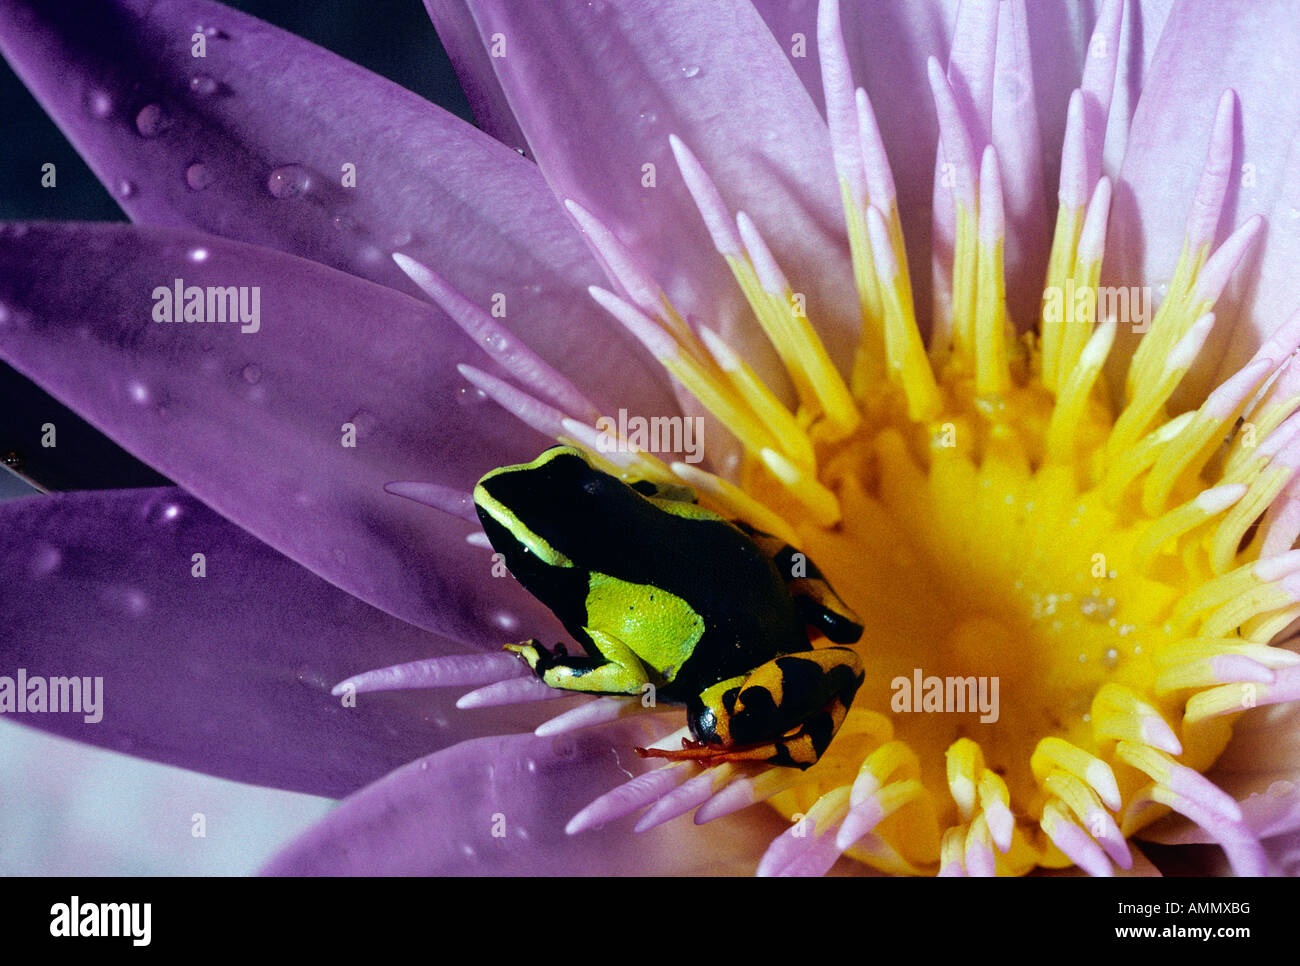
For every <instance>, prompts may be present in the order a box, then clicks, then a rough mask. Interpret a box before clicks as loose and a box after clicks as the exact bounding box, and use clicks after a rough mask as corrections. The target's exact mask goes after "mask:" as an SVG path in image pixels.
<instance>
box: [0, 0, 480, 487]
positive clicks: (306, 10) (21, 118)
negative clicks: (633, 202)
mask: <svg viewBox="0 0 1300 966" xmlns="http://www.w3.org/2000/svg"><path fill="white" fill-rule="evenodd" d="M227 5H228V6H231V7H234V8H236V9H238V10H242V11H244V12H245V13H249V14H252V15H253V16H255V17H260V18H261V19H263V20H266V21H268V22H269V23H272V24H275V25H276V26H277V27H281V28H283V29H285V30H288V31H290V32H291V33H295V34H297V35H298V36H300V37H304V38H306V39H307V40H310V41H311V42H312V43H315V44H319V45H320V46H322V47H325V48H328V49H329V50H332V51H334V52H335V53H337V54H339V55H340V56H342V57H345V58H347V59H348V60H350V61H352V62H354V63H356V64H360V65H361V66H362V67H365V68H367V69H368V70H372V71H374V72H375V73H377V74H381V75H383V76H385V77H387V78H389V79H390V80H393V81H395V82H396V83H398V84H401V85H402V86H403V87H406V88H408V89H409V90H412V91H415V92H416V93H417V94H420V95H422V96H424V97H426V98H428V99H429V100H431V101H433V102H435V103H437V104H439V105H441V106H442V107H444V108H446V109H447V110H449V111H451V112H452V113H454V114H457V115H459V116H460V117H462V118H465V119H466V120H470V119H471V115H470V110H469V104H468V103H467V102H466V100H465V97H464V95H463V94H462V93H461V90H460V85H459V84H458V83H457V81H456V75H455V74H454V73H453V72H452V69H451V64H450V62H449V61H448V60H447V56H446V54H445V53H444V52H443V50H442V47H441V45H440V44H439V43H438V36H437V34H436V33H435V32H434V29H433V24H432V23H431V22H430V21H429V17H428V15H427V14H426V13H425V11H424V6H423V4H421V3H420V0H313V2H310V3H303V2H302V0H233V2H229V3H228V4H227ZM0 131H3V132H4V134H3V137H0V221H27V220H33V221H73V220H75V221H125V220H126V216H125V215H124V214H123V213H122V210H121V209H120V208H118V206H117V204H116V203H115V202H114V201H113V199H112V197H111V196H110V195H109V193H108V192H107V191H106V190H105V189H104V188H103V187H102V186H101V185H100V183H99V181H98V180H97V179H96V178H95V176H94V175H93V174H92V173H91V172H90V169H89V168H87V167H86V165H85V164H84V163H83V162H82V161H81V159H80V157H79V156H78V155H77V152H76V151H75V150H73V148H72V146H71V145H70V144H68V142H67V141H66V140H65V139H64V137H63V135H62V134H61V133H60V132H59V129H58V128H57V127H55V125H54V123H53V122H52V121H51V120H50V119H49V118H48V117H46V115H45V112H44V111H42V110H41V108H40V105H38V104H37V103H36V100H35V99H34V98H33V97H32V96H31V94H29V93H28V92H27V89H26V88H25V87H24V86H23V83H22V81H20V80H19V79H18V78H17V77H16V76H15V75H14V73H13V71H11V70H10V69H9V65H8V64H6V63H5V61H4V60H3V58H0ZM47 161H49V162H53V163H54V164H55V166H56V168H57V170H58V178H59V180H58V187H57V188H54V189H52V190H51V189H47V188H42V187H41V186H40V170H41V165H42V164H44V163H45V162H47ZM46 422H52V423H54V424H55V425H56V426H57V427H58V440H59V445H58V446H57V447H53V448H49V449H46V448H43V447H42V446H41V445H40V436H41V433H40V427H41V424H42V423H46ZM0 460H3V462H4V464H5V465H7V466H10V467H12V468H13V469H15V470H17V471H18V472H20V473H21V474H22V475H23V476H25V477H26V478H27V479H28V480H30V481H31V482H33V483H35V484H38V485H39V486H41V487H44V488H46V489H50V490H82V489H112V488H119V487H133V486H158V485H163V484H165V483H166V482H168V481H167V480H165V479H164V478H163V477H161V476H159V475H158V474H157V473H155V472H154V471H153V470H151V469H150V468H149V467H147V466H145V465H144V464H142V463H140V462H139V461H137V460H135V459H134V458H132V457H131V456H129V455H128V454H127V453H125V452H124V451H123V450H122V449H120V448H119V447H118V446H116V445H115V444H114V443H112V442H111V441H110V440H108V439H107V438H106V437H105V436H103V435H102V434H101V433H99V432H98V431H96V430H95V429H92V428H91V427H90V426H89V425H87V424H86V423H85V422H84V421H83V420H81V419H80V418H78V417H77V416H76V415H74V414H73V413H72V412H71V410H69V409H67V408H65V407H64V406H62V405H60V404H59V403H57V402H56V401H55V400H54V399H52V398H51V397H50V396H48V395H47V394H45V393H44V392H42V391H41V390H40V389H39V388H37V387H36V386H35V385H34V384H33V383H32V382H31V381H30V380H28V379H27V378H25V377H23V376H21V375H19V374H18V373H17V372H15V371H14V370H13V369H11V368H10V367H9V366H7V365H5V364H4V363H0ZM29 492H31V490H30V488H29V487H28V486H27V485H26V484H25V483H23V482H22V481H21V480H18V479H16V478H15V477H14V476H13V475H12V474H10V473H6V472H4V471H3V470H0V500H4V499H6V498H11V497H13V496H16V495H20V494H24V493H29Z"/></svg>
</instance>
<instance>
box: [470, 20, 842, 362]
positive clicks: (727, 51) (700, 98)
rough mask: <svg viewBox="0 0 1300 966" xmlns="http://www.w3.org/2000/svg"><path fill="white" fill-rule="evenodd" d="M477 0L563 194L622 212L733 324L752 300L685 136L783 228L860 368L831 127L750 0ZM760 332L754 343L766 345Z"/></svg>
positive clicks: (736, 199)
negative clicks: (683, 171) (688, 176)
mask: <svg viewBox="0 0 1300 966" xmlns="http://www.w3.org/2000/svg"><path fill="white" fill-rule="evenodd" d="M469 7H470V10H471V11H472V13H473V16H474V18H475V21H476V22H477V24H478V27H479V34H480V37H481V40H482V43H483V45H484V47H485V48H488V49H489V50H491V49H492V48H493V45H494V44H495V46H496V49H497V50H498V51H499V52H500V53H502V54H503V55H502V56H498V57H496V58H493V60H492V63H493V66H494V67H495V69H496V72H497V75H498V77H499V79H500V81H501V84H502V86H503V87H504V89H505V91H506V94H507V96H508V97H509V99H510V103H511V106H512V107H513V108H514V110H515V114H516V117H518V119H519V122H520V125H521V127H522V128H523V130H524V132H525V134H526V135H527V136H528V139H529V143H530V145H531V147H532V149H533V150H534V152H535V154H536V158H537V163H538V165H539V166H540V167H541V169H542V172H543V174H545V176H546V178H547V180H548V181H549V182H550V184H551V187H552V189H553V190H554V191H555V193H556V195H557V197H559V198H560V199H569V198H571V199H573V200H574V201H576V202H578V203H579V204H580V205H582V207H583V208H585V209H586V210H587V211H588V212H590V213H591V214H592V215H593V216H595V217H596V218H597V219H599V220H600V221H601V222H602V223H603V224H605V225H606V226H608V227H609V229H610V230H611V231H613V232H614V234H615V235H616V236H618V238H619V239H620V240H621V241H622V243H623V244H624V245H625V246H626V247H627V248H628V249H629V250H630V251H631V253H632V254H633V255H634V256H635V257H636V259H637V260H638V261H639V263H640V264H641V265H642V266H644V267H645V269H646V270H647V272H648V273H649V274H650V275H651V276H652V277H653V278H655V279H659V280H663V281H664V283H665V284H667V285H669V288H668V289H667V290H666V294H667V295H668V297H669V298H670V299H671V300H672V302H673V304H674V306H676V308H677V309H678V310H679V311H680V312H681V314H682V316H683V317H689V316H691V315H694V316H696V317H698V318H700V319H701V320H702V321H704V322H706V323H714V324H715V325H714V327H715V328H721V329H722V330H723V332H724V334H725V335H727V336H728V337H730V336H731V335H732V334H733V333H734V332H735V330H736V327H737V325H739V324H741V320H747V319H748V318H749V314H748V311H747V310H746V309H745V308H744V303H743V298H742V296H741V294H740V292H739V290H738V288H737V287H736V285H735V282H734V280H733V279H732V278H731V275H730V273H729V272H728V270H727V266H726V265H725V263H723V262H722V261H721V260H719V259H717V258H714V257H709V258H703V257H701V256H702V255H703V253H705V252H709V253H711V252H712V250H713V246H712V244H711V242H710V239H709V236H708V232H707V230H706V229H705V226H704V224H703V222H702V221H701V219H700V216H699V213H698V212H697V210H696V208H695V205H694V203H693V201H692V200H691V197H690V193H689V191H688V190H687V188H686V185H685V183H684V182H683V180H682V178H681V176H680V174H679V172H678V171H677V165H676V163H675V161H674V158H673V154H672V151H671V148H670V146H669V140H668V139H669V135H670V134H676V135H677V136H678V137H680V138H681V140H682V141H683V142H684V143H685V144H687V145H689V146H690V148H691V150H692V151H693V152H694V153H695V154H696V156H697V157H698V158H699V160H700V162H701V163H702V164H703V166H704V168H705V170H706V171H708V173H709V174H710V175H711V176H712V177H713V179H714V180H715V181H716V182H717V184H718V186H719V188H720V189H721V191H722V195H723V199H724V201H725V202H726V203H727V205H728V206H729V208H730V209H731V210H732V211H736V210H740V209H744V210H745V211H747V212H749V214H750V215H751V216H752V217H753V218H754V220H755V221H756V222H757V223H758V225H759V227H760V228H762V229H763V230H765V231H770V232H773V233H776V234H777V235H778V237H779V239H780V241H779V244H777V245H776V246H775V251H774V254H775V255H776V257H777V259H778V260H779V261H780V263H781V265H782V267H783V268H784V269H785V270H786V272H787V273H788V274H789V275H790V276H791V277H792V278H797V279H799V284H800V286H801V287H803V288H804V289H805V290H806V291H805V294H806V296H807V300H808V305H809V312H810V314H811V313H814V312H815V313H816V316H817V318H818V319H825V320H827V322H826V325H825V332H824V335H825V337H826V338H827V341H828V342H829V343H830V344H831V346H832V353H833V355H834V356H835V358H836V359H837V361H839V362H840V363H841V364H842V365H845V366H847V364H848V361H849V350H850V346H851V344H852V341H853V340H854V339H855V338H856V326H855V325H854V324H853V320H854V319H855V318H856V314H855V312H854V311H853V310H854V308H855V306H856V297H855V295H854V291H853V286H852V275H851V271H850V268H849V263H848V258H847V245H846V244H845V243H844V240H843V216H842V213H841V211H840V205H839V192H838V191H837V190H836V187H835V181H834V167H833V162H832V160H831V151H830V139H829V136H828V134H827V131H826V126H825V124H824V123H823V122H822V120H821V118H820V117H819V116H818V115H817V112H816V109H815V108H814V106H813V103H812V101H811V100H810V99H809V97H808V94H807V93H806V91H805V90H804V89H803V86H802V85H801V84H800V83H799V80H798V78H797V77H796V76H795V74H794V72H793V71H792V70H791V68H790V65H789V63H788V62H787V60H786V58H785V56H784V54H783V53H782V51H781V49H780V48H779V47H778V46H777V44H776V43H775V41H774V40H773V37H772V35H771V33H770V32H769V31H768V29H767V27H766V26H765V25H764V23H763V21H762V20H761V19H760V18H759V17H758V15H757V14H756V13H755V11H754V10H753V8H752V7H751V6H750V5H749V4H748V3H740V2H720V3H709V4H698V3H693V2H689V0H687V2H681V0H674V2H666V3H658V4H646V5H641V6H635V7H633V6H625V5H621V4H613V3H611V4H601V5H594V4H588V3H586V2H585V0H557V2H554V3H548V4H545V5H535V4H520V3H510V2H498V0H475V2H471V3H470V4H469ZM593 77H599V78H601V79H602V82H601V83H600V84H593V83H592V82H591V79H592V78H593ZM755 132H763V134H762V136H761V137H760V138H757V139H756V138H754V137H753V135H754V133H755ZM740 143H747V144H749V145H750V147H749V148H747V149H746V150H743V151H741V150H737V145H738V144H740ZM593 144H599V145H600V150H599V151H593V150H591V146H592V145H593ZM793 226H797V230H792V228H793ZM665 238H672V239H674V242H673V244H672V245H665V244H663V239H665ZM744 324H745V325H747V326H748V325H752V322H745V323H744ZM833 326H838V327H839V328H838V329H837V330H833V329H832V327H833ZM747 331H748V330H747ZM751 336H752V337H751V338H750V339H749V341H748V343H747V348H748V347H750V346H758V345H759V344H760V343H761V339H760V338H759V337H758V335H757V332H756V330H755V331H754V332H753V333H751Z"/></svg>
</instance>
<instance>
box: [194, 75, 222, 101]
mask: <svg viewBox="0 0 1300 966" xmlns="http://www.w3.org/2000/svg"><path fill="white" fill-rule="evenodd" d="M220 88H221V85H220V84H219V83H217V82H216V81H215V80H214V79H213V78H211V77H209V76H208V75H207V74H195V75H194V76H193V77H191V78H190V90H192V91H193V92H194V93H195V94H203V95H205V96H206V95H208V94H215V93H216V92H217V91H218V90H219V89H220Z"/></svg>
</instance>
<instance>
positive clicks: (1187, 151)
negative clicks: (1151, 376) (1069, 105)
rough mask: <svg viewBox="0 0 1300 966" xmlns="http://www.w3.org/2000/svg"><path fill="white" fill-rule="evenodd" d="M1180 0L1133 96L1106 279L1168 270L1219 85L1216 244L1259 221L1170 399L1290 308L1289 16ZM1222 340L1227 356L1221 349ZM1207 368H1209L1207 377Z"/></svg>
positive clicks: (1297, 88) (1293, 49) (1297, 117)
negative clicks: (1226, 153) (1224, 153)
mask: <svg viewBox="0 0 1300 966" xmlns="http://www.w3.org/2000/svg"><path fill="white" fill-rule="evenodd" d="M1235 13H1236V11H1234V10H1232V9H1231V8H1227V7H1224V6H1222V5H1219V4H1215V3H1213V2H1201V0H1191V2H1188V3H1185V4H1179V5H1177V6H1176V7H1174V9H1173V10H1172V12H1171V13H1170V15H1169V20H1168V23H1167V24H1166V26H1165V30H1164V33H1163V35H1162V36H1161V39H1160V44H1159V47H1158V48H1157V50H1156V53H1155V57H1154V59H1153V60H1152V63H1151V66H1150V69H1149V71H1148V77H1147V83H1146V87H1145V88H1144V90H1143V93H1142V98H1141V100H1140V101H1139V102H1138V105H1137V111H1136V114H1135V116H1134V123H1133V131H1132V134H1131V136H1130V139H1129V143H1128V153H1127V154H1126V155H1125V158H1124V166H1123V169H1122V177H1123V179H1124V181H1125V182H1126V183H1127V184H1126V186H1121V187H1122V188H1123V190H1121V191H1119V192H1117V195H1116V207H1115V212H1114V216H1113V217H1112V225H1113V226H1115V227H1114V228H1113V230H1112V236H1113V239H1112V242H1113V244H1112V248H1111V249H1108V252H1107V254H1108V258H1107V265H1108V267H1107V275H1108V277H1110V278H1113V279H1114V280H1116V282H1117V283H1121V284H1150V285H1153V286H1155V285H1159V284H1160V283H1162V282H1166V281H1167V280H1168V279H1169V278H1170V276H1171V275H1172V273H1173V270H1174V264H1175V263H1176V261H1177V259H1178V255H1179V252H1180V250H1181V248H1182V244H1183V230H1184V225H1185V222H1186V219H1187V216H1188V213H1189V212H1190V211H1191V208H1192V199H1193V197H1194V195H1195V191H1196V187H1197V184H1198V182H1199V180H1200V177H1201V166H1202V164H1203V162H1204V159H1205V152H1206V146H1207V144H1208V142H1209V138H1210V129H1211V124H1212V122H1213V120H1214V114H1215V108H1216V105H1217V104H1218V102H1219V98H1220V96H1221V95H1222V94H1223V92H1224V91H1225V90H1226V89H1228V88H1231V89H1233V90H1235V91H1236V93H1237V96H1238V101H1239V105H1240V109H1239V110H1240V113H1239V120H1238V123H1237V127H1236V132H1235V134H1236V137H1235V151H1234V154H1233V157H1232V159H1231V161H1230V165H1231V171H1232V175H1233V176H1232V178H1231V180H1230V182H1229V185H1228V192H1227V199H1226V204H1225V206H1224V211H1223V214H1222V217H1221V219H1220V223H1219V230H1218V235H1217V241H1219V242H1222V241H1223V239H1224V238H1225V237H1226V236H1227V234H1228V233H1229V232H1230V231H1231V230H1232V229H1233V228H1235V227H1237V226H1239V225H1241V224H1243V223H1244V222H1245V221H1246V220H1247V219H1249V218H1250V217H1251V216H1252V215H1255V214H1259V213H1262V214H1264V215H1265V217H1266V218H1267V220H1268V229H1267V233H1266V236H1265V238H1264V239H1263V245H1262V246H1261V245H1259V244H1257V245H1256V248H1255V250H1254V251H1253V252H1252V253H1251V254H1249V255H1248V256H1247V258H1246V260H1245V261H1244V263H1243V264H1242V266H1241V268H1240V269H1239V270H1238V272H1237V273H1236V276H1235V281H1234V282H1233V283H1232V284H1231V285H1230V286H1229V288H1228V290H1227V291H1226V292H1225V293H1224V295H1223V297H1222V298H1221V299H1220V301H1219V305H1218V307H1216V309H1215V312H1216V315H1217V316H1218V318H1219V319H1220V325H1219V329H1218V331H1219V332H1220V336H1219V337H1218V338H1216V339H1214V340H1211V343H1210V345H1208V346H1207V348H1206V350H1205V352H1204V353H1203V354H1202V357H1201V359H1200V360H1198V362H1197V365H1196V367H1195V368H1194V369H1193V370H1192V372H1191V373H1189V375H1188V377H1187V378H1186V379H1184V382H1183V385H1182V387H1180V391H1179V392H1180V398H1182V399H1185V400H1193V399H1200V398H1203V397H1204V395H1205V393H1206V392H1207V390H1208V389H1209V388H1212V387H1213V385H1215V384H1216V383H1217V382H1219V381H1220V380H1221V378H1222V375H1223V374H1226V373H1228V372H1230V371H1232V370H1234V369H1236V368H1238V367H1239V366H1240V365H1241V364H1242V363H1243V362H1244V361H1245V360H1246V359H1248V358H1249V356H1250V355H1251V353H1252V352H1253V350H1254V348H1255V347H1257V346H1258V345H1259V344H1260V342H1262V341H1263V338H1264V337H1266V336H1267V335H1269V334H1270V333H1271V332H1272V331H1273V330H1274V329H1276V328H1277V327H1278V326H1279V325H1281V324H1282V322H1283V321H1285V319H1286V318H1287V317H1288V316H1289V315H1290V314H1291V312H1292V311H1294V309H1295V306H1296V301H1295V284H1294V279H1295V275H1296V272H1297V270H1298V269H1300V243H1297V241H1296V237H1297V236H1296V231H1295V225H1296V215H1295V212H1297V211H1300V157H1297V156H1296V154H1295V152H1294V151H1293V150H1292V145H1293V142H1294V140H1295V137H1296V135H1297V134H1298V133H1300V96H1298V94H1300V79H1297V76H1296V74H1295V72H1294V71H1293V70H1292V69H1291V66H1290V65H1291V64H1292V63H1294V62H1295V61H1296V60H1297V59H1300V22H1298V21H1297V20H1296V17H1295V10H1294V8H1293V7H1292V6H1291V5H1290V4H1288V3H1285V2H1264V3H1260V4H1258V5H1256V6H1253V7H1252V8H1251V15H1250V16H1249V17H1240V16H1236V15H1235ZM1225 347H1226V351H1225ZM1216 371H1217V373H1218V375H1216Z"/></svg>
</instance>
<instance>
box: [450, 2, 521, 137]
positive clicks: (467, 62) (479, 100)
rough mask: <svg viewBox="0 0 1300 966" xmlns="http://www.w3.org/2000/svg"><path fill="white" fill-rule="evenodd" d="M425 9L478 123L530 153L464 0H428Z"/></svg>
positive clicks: (481, 127)
mask: <svg viewBox="0 0 1300 966" xmlns="http://www.w3.org/2000/svg"><path fill="white" fill-rule="evenodd" d="M424 9H425V10H427V11H428V13H429V19H430V20H432V21H433V26H434V29H436V30H437V31H438V39H439V40H440V41H442V46H443V49H444V50H446V51H447V57H448V58H449V59H450V60H451V66H452V68H453V69H454V70H455V71H456V79H457V80H459V81H460V86H461V88H463V89H464V91H465V96H466V97H467V98H468V99H469V106H470V108H471V109H472V110H473V111H474V122H475V123H476V124H477V125H478V126H479V128H480V129H482V130H483V131H486V132H487V133H488V134H490V135H492V136H493V137H494V138H496V139H497V140H498V141H500V142H501V143H502V144H504V145H506V146H507V147H510V148H515V149H523V150H524V151H525V153H527V148H528V139H527V138H526V137H524V132H523V131H521V130H520V129H519V122H518V121H516V120H515V112H514V111H512V110H511V109H510V101H509V100H508V99H507V98H506V92H505V91H504V90H502V88H501V82H500V81H498V80H497V77H496V73H495V72H494V71H493V70H492V62H491V59H490V58H489V57H488V52H487V51H486V50H484V49H483V44H482V43H480V42H479V39H478V28H477V27H475V26H474V18H473V16H471V15H470V12H469V8H468V7H466V6H465V2H464V0H424Z"/></svg>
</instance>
